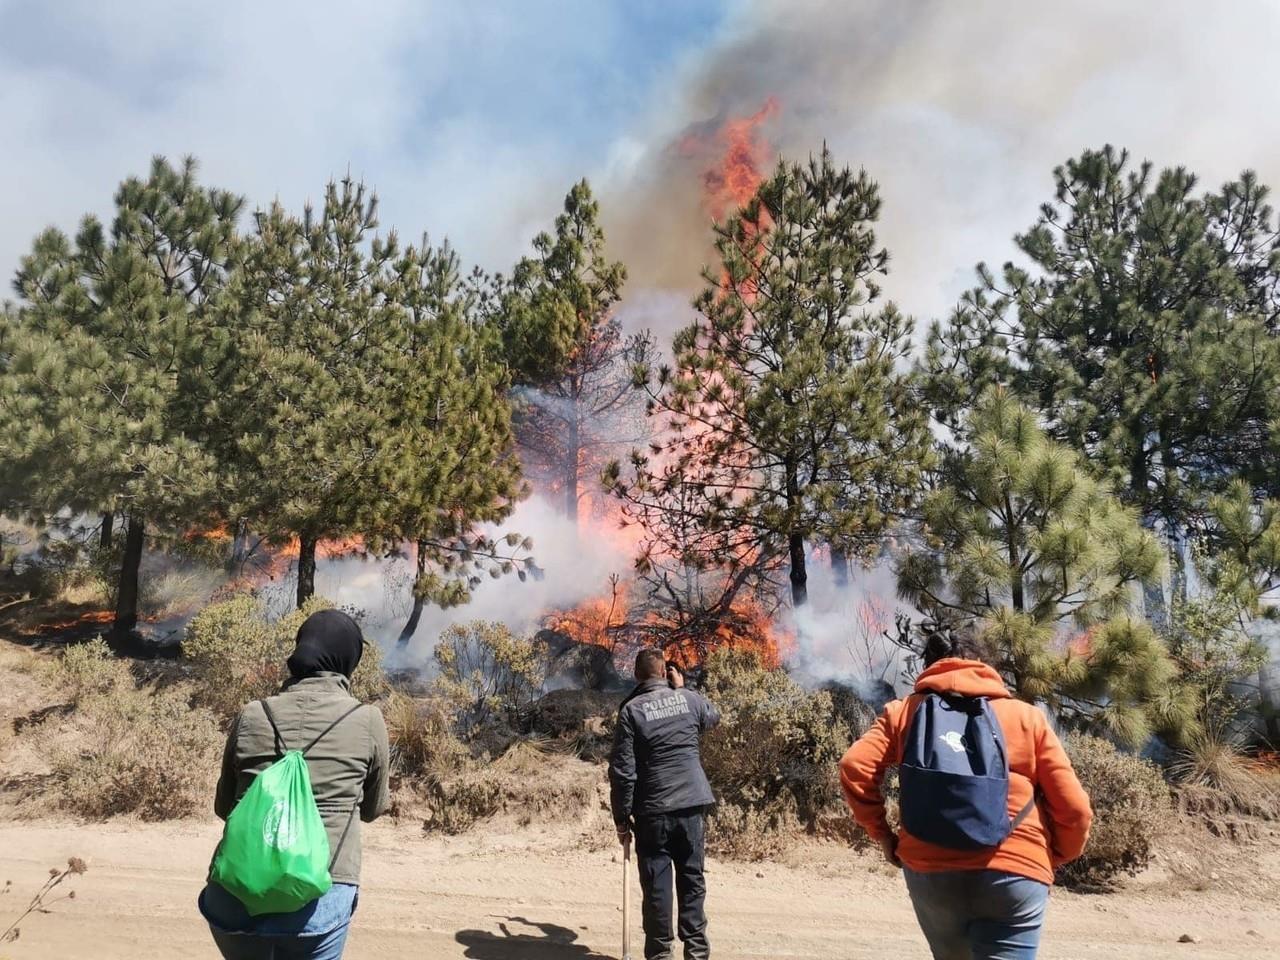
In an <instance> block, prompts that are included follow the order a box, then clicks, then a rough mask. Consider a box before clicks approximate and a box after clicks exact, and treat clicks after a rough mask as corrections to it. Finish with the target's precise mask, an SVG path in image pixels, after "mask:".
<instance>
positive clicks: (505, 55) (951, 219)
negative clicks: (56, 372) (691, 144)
mask: <svg viewBox="0 0 1280 960" xmlns="http://www.w3.org/2000/svg"><path fill="white" fill-rule="evenodd" d="M1065 9H1066V8H1063V7H1061V6H1060V5H1058V4H1048V3H1040V4H1036V3H1025V2H1023V0H983V2H982V3H978V4H975V3H957V2H954V0H660V2H649V3H645V2H639V0H564V2H551V0H525V2H509V0H508V2H488V0H467V2H462V0H367V2H365V3H364V4H362V5H359V6H357V5H354V4H350V3H339V2H332V0H311V2H300V0H256V2H250V0H229V2H222V3H218V4H209V3H194V2H190V0H114V2H110V3H107V2H102V0H56V2H55V0H0V123H2V124H3V127H2V129H3V131H4V136H3V137H0V177H2V179H0V182H3V183H4V184H5V188H4V190H3V193H0V274H3V275H4V276H5V277H6V278H7V277H9V276H12V272H13V269H14V268H15V266H16V265H17V262H18V258H19V257H20V256H21V254H22V252H23V251H24V250H25V249H26V248H27V247H28V245H29V243H30V241H31V238H32V237H33V236H34V235H35V234H36V233H37V232H38V231H39V230H40V229H42V228H43V227H44V226H46V225H48V224H57V225H59V226H61V227H63V228H65V229H68V230H70V229H73V228H74V226H75V224H76V222H77V220H78V219H79V217H80V216H81V215H83V214H84V213H85V212H86V211H94V212H98V213H107V212H109V210H110V202H111V196H112V193H113V191H114V189H115V187H116V184H117V183H118V182H119V181H120V180H121V179H122V178H123V177H125V176H127V175H129V174H133V173H140V172H143V171H145V170H146V168H147V164H148V161H149V159H150V157H151V155H152V154H155V153H162V154H166V155H168V156H170V157H178V156H181V155H183V154H188V153H190V154H194V155H195V156H197V157H198V158H199V159H200V161H201V164H202V170H203V176H204V178H205V180H206V181H207V182H210V183H213V184H217V185H218V186H222V187H226V188H230V189H233V190H236V191H238V192H240V193H243V194H245V195H246V196H247V197H248V199H249V201H250V203H251V204H254V205H257V204H265V203H269V202H270V201H271V200H272V199H274V198H277V197H278V198H279V199H280V200H281V201H282V202H284V203H285V204H286V205H289V206H292V207H295V208H296V207H300V206H301V205H302V203H303V202H305V201H306V200H307V199H308V198H315V197H318V196H319V195H320V193H321V191H322V188H323V185H324V183H325V181H326V180H328V179H329V178H330V177H332V176H341V175H342V174H344V173H345V172H347V171H348V170H350V172H351V173H352V174H354V175H355V176H357V177H363V178H364V179H365V180H366V181H367V182H368V183H370V184H371V185H372V186H374V187H375V188H376V189H377V191H378V193H379V195H380V197H381V200H382V220H383V224H384V226H387V227H390V226H394V227H396V228H398V229H399V230H400V231H401V232H402V233H404V234H407V235H409V236H410V237H413V238H414V239H416V236H417V234H418V233H420V232H421V231H423V230H427V231H429V232H430V234H431V236H432V237H433V239H437V240H438V239H440V238H441V237H442V236H445V235H447V236H448V237H449V238H450V239H451V240H452V241H453V242H454V244H455V245H456V246H457V247H458V248H459V250H460V252H461V253H462V255H463V257H464V258H465V259H467V260H470V261H475V262H480V263H482V264H484V265H485V266H487V267H490V268H496V269H503V268H506V267H508V266H509V265H510V263H511V262H512V261H513V260H514V259H515V258H516V257H517V256H519V255H520V253H521V252H523V251H524V250H525V249H526V248H527V243H528V241H529V239H530V237H531V236H532V235H533V233H535V232H536V231H537V230H538V229H541V228H544V227H545V226H547V225H548V224H549V223H550V221H551V219H552V217H553V216H554V214H555V213H556V211H557V209H558V208H559V205H560V201H561V198H562V197H563V195H564V193H565V191H566V190H567V189H568V187H569V186H570V185H571V184H572V183H573V182H574V181H575V180H577V179H578V178H579V177H582V176H584V175H585V176H588V177H590V178H591V180H592V182H593V184H594V185H595V186H596V188H597V192H598V194H599V195H600V197H601V202H602V206H603V208H604V211H605V216H606V222H607V225H608V227H609V239H610V243H611V246H612V247H613V249H614V250H615V252H616V253H617V254H618V255H619V256H621V257H623V258H624V259H625V260H626V261H627V263H628V265H629V266H630V268H631V275H632V283H631V286H630V288H629V291H628V294H629V303H628V309H629V310H630V311H632V313H631V314H630V316H632V317H640V318H642V322H645V323H652V324H654V325H655V326H657V327H658V328H659V329H660V330H663V331H666V330H668V329H670V328H671V327H672V326H673V325H674V323H675V322H676V321H677V320H678V318H679V316H681V315H683V312H684V311H687V306H686V304H687V301H688V294H689V292H690V289H691V288H692V287H693V285H694V284H695V283H696V277H697V274H698V269H699V267H700V266H701V263H702V260H703V259H704V258H705V257H706V254H707V237H708V231H707V226H708V224H707V219H706V214H705V210H703V209H702V208H701V206H700V204H699V199H698V183H699V179H700V173H701V171H700V170H699V169H696V168H694V167H690V166H689V164H688V162H684V164H683V165H682V163H681V161H680V160H679V158H678V157H675V156H674V155H673V151H672V150H671V149H670V147H671V144H672V143H673V141H674V140H676V139H678V137H679V135H680V132H681V131H683V130H685V129H686V128H688V127H689V126H690V125H693V124H700V123H705V122H706V121H708V120H710V119H712V118H715V117H719V116H723V115H725V114H728V113H749V112H752V111H754V110H755V109H757V108H758V107H759V106H760V104H761V103H762V102H763V100H764V99H765V98H766V97H770V96H774V97H777V99H778V101H779V103H780V104H781V109H780V111H779V114H778V116H777V117H776V118H775V119H774V120H772V121H770V124H769V127H768V129H767V131H766V132H767V135H768V137H769V140H770V143H771V144H772V145H773V147H774V149H775V150H776V151H777V152H778V153H780V154H783V155H785V156H789V157H796V158H803V157H804V156H805V155H806V154H807V153H809V152H811V151H813V150H816V149H818V148H819V147H820V146H821V144H823V143H824V142H826V143H828V144H829V145H830V146H831V148H832V150H833V151H834V152H835V155H836V157H837V159H838V160H839V161H841V162H844V163H848V164H851V165H852V166H854V167H858V166H865V167H866V168H867V169H868V170H869V171H870V173H871V174H872V175H873V176H874V177H875V178H876V179H877V180H878V181H879V182H880V184H881V187H882V193H883V197H884V211H883V217H882V222H881V226H880V233H881V238H882V239H883V241H884V242H885V243H886V244H887V245H888V247H889V249H890V251H891V253H892V255H893V272H892V274H891V275H890V277H889V279H888V282H887V283H886V290H887V291H888V293H889V294H890V295H891V296H893V297H895V298H896V299H898V301H899V302H900V303H901V305H902V306H903V307H904V308H905V309H906V310H907V311H908V312H910V313H913V314H915V315H917V316H918V317H920V318H921V319H922V320H928V319H931V318H933V317H937V316H941V315H944V314H945V313H946V311H947V310H948V308H949V306H950V305H951V304H953V303H954V301H955V296H956V295H957V293H958V292H960V291H961V290H962V289H963V288H964V286H965V285H966V284H967V283H969V282H970V280H971V278H972V270H973V265H974V264H975V263H976V262H977V261H978V260H986V261H992V262H995V263H1000V262H1002V261H1003V260H1005V259H1007V258H1009V257H1010V256H1012V255H1013V254H1014V248H1013V244H1012V242H1011V237H1012V236H1013V234H1014V233H1015V232H1016V231H1018V230H1022V229H1025V228H1026V227H1027V226H1028V225H1029V224H1030V223H1031V222H1032V221H1033V220H1034V218H1035V215H1036V210H1037V207H1038V205H1039V204H1040V203H1041V202H1043V201H1044V200H1047V199H1049V197H1050V195H1051V190H1052V178H1051V172H1052V170H1053V168H1054V166H1056V165H1057V164H1060V163H1061V162H1063V161H1064V160H1065V159H1067V158H1068V157H1070V156H1073V155H1076V154H1078V153H1079V152H1080V151H1081V150H1082V149H1084V148H1086V147H1096V146H1100V145H1102V144H1104V143H1108V142H1110V143H1115V144H1118V145H1122V146H1127V147H1129V148H1131V149H1132V150H1133V152H1134V153H1135V154H1136V155H1137V156H1138V157H1149V158H1150V159H1152V160H1153V161H1154V162H1155V163H1156V165H1157V166H1165V165H1171V164H1186V165H1188V166H1189V167H1190V168H1191V169H1193V170H1195V171H1197V172H1199V173H1200V174H1202V175H1203V179H1204V181H1205V183H1206V184H1207V185H1211V186H1212V185H1216V184H1218V183H1220V182H1221V181H1223V180H1225V179H1227V178H1228V177H1231V176H1233V175H1235V174H1236V173H1238V172H1239V171H1240V170H1241V169H1244V168H1246V167H1249V168H1254V169H1257V170H1258V171H1259V173H1260V175H1261V177H1262V179H1263V181H1264V182H1270V183H1280V126H1278V125H1277V124H1275V123H1274V118H1275V117H1276V116H1277V114H1278V113H1280V86H1277V84H1276V83H1275V82H1274V79H1273V77H1272V69H1271V64H1272V62H1273V60H1274V52H1275V50H1276V49H1280V4H1277V3H1275V2H1274V0H1235V2H1234V3H1232V4H1231V5H1230V8H1229V9H1230V14H1231V15H1230V16H1229V17H1228V16H1225V15H1223V14H1221V13H1217V14H1215V13H1214V12H1213V9H1212V5H1209V4H1204V3H1203V2H1200V0H1163V2H1161V3H1158V4H1157V3H1130V4H1116V3H1114V2H1112V0H1076V2H1074V3H1073V4H1071V5H1070V14H1069V15H1066V14H1064V13H1063V11H1064V10H1065ZM673 318H675V319H673Z"/></svg>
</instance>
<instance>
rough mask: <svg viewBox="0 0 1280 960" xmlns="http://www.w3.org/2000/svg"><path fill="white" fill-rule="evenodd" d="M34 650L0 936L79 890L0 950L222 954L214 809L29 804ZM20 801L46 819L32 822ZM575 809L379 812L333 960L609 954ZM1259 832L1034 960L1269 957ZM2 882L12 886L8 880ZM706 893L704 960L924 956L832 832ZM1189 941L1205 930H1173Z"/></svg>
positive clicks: (1058, 927)
mask: <svg viewBox="0 0 1280 960" xmlns="http://www.w3.org/2000/svg"><path fill="white" fill-rule="evenodd" d="M38 659H39V658H38V657H37V656H36V655H35V654H34V653H33V652H32V651H29V650H23V649H16V648H14V647H11V646H9V645H7V644H4V643H2V642H0V690H3V696H0V891H4V892H0V930H3V928H4V927H7V926H8V924H9V922H10V921H11V920H12V919H13V918H14V917H15V916H16V915H17V914H18V913H20V912H21V910H22V908H23V907H24V906H25V904H26V901H27V899H28V898H29V897H30V896H31V894H32V893H33V892H34V891H35V890H36V889H37V888H39V886H40V885H41V884H42V883H43V882H44V880H45V878H46V877H47V876H48V871H49V869H50V868H52V867H60V866H62V865H64V864H65V863H66V861H67V859H68V858H69V857H73V856H74V857H80V858H82V859H84V860H85V861H86V862H87V864H88V868H89V869H88V872H87V873H86V874H85V875H84V876H81V877H76V878H73V879H74V881H75V882H74V883H68V885H67V886H68V887H69V888H72V889H74V890H75V891H76V898H75V899H74V900H69V901H64V902H60V903H58V904H57V905H56V906H55V907H54V908H53V912H52V913H49V914H44V915H35V916H32V917H30V918H28V919H27V920H26V921H25V922H24V923H23V924H22V936H21V938H20V939H19V940H18V941H17V942H15V943H9V944H0V960H37V958H50V960H52V958H59V960H65V958H72V960H161V958H163V960H179V958H180V960H185V958H191V960H201V958H206V960H217V956H218V954H217V952H216V951H215V950H214V948H213V945H212V942H211V941H210V939H209V935H208V931H207V928H206V926H205V924H204V922H203V920H202V919H201V917H200V915H199V913H198V912H197V910H196V907H195V901H196V896H197V894H198V893H199V890H200V888H201V886H202V884H203V878H204V874H205V870H206V868H207V865H208V860H209V856H210V853H211V852H212V850H213V847H214V845H215V843H216V842H217V839H218V836H219V831H220V827H221V825H220V824H219V823H218V822H217V821H215V820H213V819H212V818H210V819H208V820H200V821H182V822H175V823H166V824H159V825H157V824H150V823H142V822H138V821H135V820H131V819H123V818H122V819H116V820H112V821H109V822H106V823H80V822H75V821H71V820H66V819H48V818H47V816H48V815H47V814H43V815H42V814H41V813H40V812H39V810H38V808H39V806H40V804H39V800H38V798H39V796H40V793H39V786H38V784H39V778H38V767H37V766H33V762H35V761H36V760H38V758H36V757H34V756H33V754H32V752H31V748H30V746H29V745H27V744H25V741H26V739H27V738H26V737H25V735H22V734H20V731H21V730H22V729H24V728H25V726H26V725H27V724H29V723H30V722H32V721H33V720H34V719H35V718H37V717H39V716H41V715H43V714H44V713H45V712H47V711H48V710H49V709H50V708H51V707H50V704H51V703H53V702H54V701H51V700H50V694H49V691H48V689H47V681H46V680H45V679H43V678H42V676H41V674H40V672H39V669H38V663H37V661H38ZM33 776H34V779H33ZM33 784H34V787H33ZM33 789H34V792H33ZM33 799H34V802H33ZM33 813H34V814H35V815H36V816H37V817H43V818H40V819H28V818H30V817H31V816H32V815H33ZM599 819H600V815H599V813H598V811H597V816H596V817H595V820H599ZM575 820H576V818H574V817H564V818H562V819H561V821H560V822H558V823H554V824H552V823H547V824H546V825H543V826H539V825H537V824H535V825H533V826H527V827H520V826H517V825H515V824H513V823H507V824H494V823H489V824H482V825H480V826H479V827H477V828H476V829H474V830H473V831H472V832H470V833H468V834H465V835H463V836H460V837H451V838H446V837H440V836H438V835H431V836H425V835H424V834H423V832H422V830H421V821H420V820H419V819H417V818H413V817H405V818H404V819H403V820H401V821H400V822H393V821H390V820H384V821H380V822H379V823H377V824H374V825H373V826H372V827H371V828H368V829H367V832H366V836H365V857H364V860H365V867H364V877H363V880H364V882H363V886H362V894H361V903H360V908H359V911H358V913H357V915H356V919H355V924H354V927H353V932H352V936H351V940H350V944H349V948H348V951H347V956H348V957H349V958H352V960H453V958H460V957H468V958H476V960H603V958H608V957H619V956H620V955H621V953H620V949H619V947H620V940H621V932H620V931H621V921H622V915H621V908H620V905H619V904H620V901H621V886H622V865H621V863H620V860H619V854H618V853H617V852H616V849H617V848H615V847H608V846H606V847H599V844H598V843H594V842H592V841H590V840H584V832H585V834H586V835H587V837H594V836H597V835H600V834H601V830H602V829H604V830H605V832H606V833H607V829H606V828H605V827H607V825H605V827H601V824H603V821H602V820H601V821H600V823H595V824H594V829H593V828H592V822H575ZM588 821H590V818H588ZM1258 827H1259V829H1258V830H1257V831H1255V835H1253V836H1251V837H1249V838H1247V839H1246V840H1245V841H1244V842H1241V843H1236V842H1233V841H1230V840H1226V839H1216V838H1213V837H1210V836H1209V835H1208V833H1207V832H1206V831H1205V830H1204V829H1203V828H1202V827H1198V826H1195V825H1194V824H1190V825H1189V826H1187V827H1185V828H1184V829H1183V831H1182V833H1181V834H1180V835H1179V836H1176V837H1172V838H1168V839H1166V840H1165V841H1162V844H1161V847H1160V852H1159V856H1158V859H1157V862H1156V863H1155V864H1154V865H1153V866H1152V867H1151V868H1150V869H1148V870H1147V871H1146V872H1144V873H1143V874H1142V875H1141V876H1139V877H1137V878H1134V879H1133V880H1131V881H1129V882H1128V883H1127V884H1126V886H1125V888H1124V889H1123V890H1122V891H1121V892H1118V893H1112V894H1107V895H1097V896H1082V895H1077V894H1067V893H1063V892H1060V891H1055V893H1054V896H1053V901H1052V903H1051V906H1050V911H1049V920H1048V925H1047V929H1046V937H1045V945H1044V947H1043V949H1042V950H1041V956H1042V957H1044V958H1049V960H1088V958H1094V957H1106V958H1129V960H1157V958H1160V960H1164V958H1170V957H1176V958H1184V957H1185V958H1196V960H1210V958H1214V960H1228V958H1230V960H1243V958H1261V957H1264V956H1270V955H1274V954H1275V953H1276V951H1277V950H1278V949H1280V830H1277V829H1276V827H1275V825H1274V824H1259V825H1258ZM584 828H585V830H584ZM599 839H600V840H601V842H603V836H600V837H599ZM593 846H594V847H596V849H592V847H593ZM6 881H11V882H12V886H11V887H8V888H7V891H6V890H5V882H6ZM708 887H709V895H708V909H709V913H710V917H711V929H710V933H711V938H712V945H713V949H714V951H715V955H716V956H718V957H722V958H729V960H764V958H780V957H786V958H795V960H804V958H811V960H819V958H821V960H837V958H894V960H913V958H920V960H927V957H928V953H927V951H926V949H925V945H924V941H923V939H922V938H921V936H920V934H919V932H918V931H917V929H916V925H915V921H914V917H913V915H912V913H911V908H910V904H909V903H908V901H907V897H906V894H905V891H904V890H903V886H902V881H901V878H900V877H898V876H897V875H896V872H895V871H893V870H892V869H891V868H889V867H888V866H887V865H885V864H884V863H883V862H881V861H879V860H877V859H876V858H874V857H872V856H870V855H869V854H865V853H857V852H854V851H852V850H848V849H846V848H844V847H842V846H840V845H837V844H835V843H805V844H801V845H799V846H797V847H796V848H794V849H793V850H792V851H790V852H789V854H788V855H787V857H786V858H785V862H781V863H764V864H758V865H756V864H743V863H722V862H718V861H715V860H712V861H711V862H710V863H709V865H708ZM635 905H636V906H635V909H634V910H633V927H632V928H633V955H634V957H635V958H636V960H639V958H640V957H641V956H642V952H641V949H640V940H639V935H640V923H639V910H638V892H637V893H636V895H635ZM1183 934H1188V935H1190V936H1192V937H1195V938H1196V939H1197V940H1198V941H1199V942H1197V943H1188V944H1180V943H1178V939H1179V937H1180V936H1181V935H1183Z"/></svg>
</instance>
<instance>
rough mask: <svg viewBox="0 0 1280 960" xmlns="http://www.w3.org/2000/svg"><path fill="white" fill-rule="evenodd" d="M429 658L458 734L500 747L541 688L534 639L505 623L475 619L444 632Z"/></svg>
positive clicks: (541, 669) (541, 673)
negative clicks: (519, 635) (517, 633)
mask: <svg viewBox="0 0 1280 960" xmlns="http://www.w3.org/2000/svg"><path fill="white" fill-rule="evenodd" d="M434 657H435V661H436V664H437V666H439V668H440V675H439V676H438V677H437V678H436V682H435V685H436V689H437V691H438V692H439V694H440V696H442V697H444V698H445V699H446V700H447V701H448V702H449V704H450V708H451V710H452V712H453V715H454V718H455V721H456V723H457V726H458V732H459V733H460V734H462V736H464V737H466V738H467V739H468V740H474V739H476V738H477V737H483V738H485V739H487V740H488V741H489V742H490V745H492V746H505V744H504V743H502V739H503V732H504V731H510V732H513V731H514V730H515V729H517V728H518V727H519V726H520V725H521V723H522V720H523V717H524V715H525V714H526V712H527V711H528V709H529V706H530V704H532V703H533V701H534V699H535V698H536V697H537V695H538V691H539V690H541V689H542V682H543V679H544V672H545V664H544V663H543V661H542V658H541V657H540V656H539V652H538V649H537V647H536V646H535V645H534V643H533V641H531V640H528V639H525V638H523V637H518V636H516V635H515V634H513V633H512V632H511V630H510V629H509V628H508V627H507V626H506V625H505V624H501V623H497V622H494V621H488V620H476V621H473V622H471V623H464V624H454V625H453V626H451V627H449V628H448V629H447V630H445V631H444V633H442V634H441V635H440V640H439V642H438V643H436V647H435V653H434ZM507 742H510V737H509V736H508V737H507Z"/></svg>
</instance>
